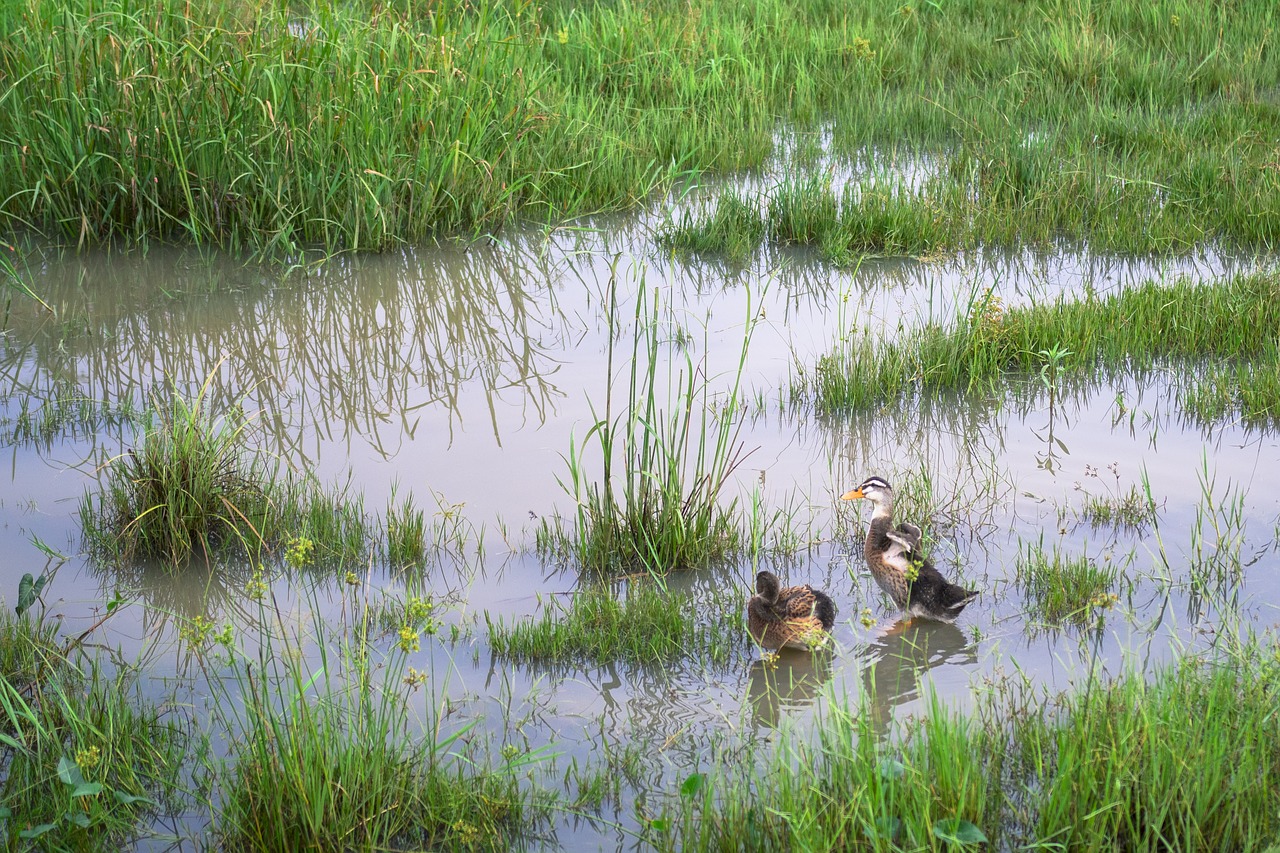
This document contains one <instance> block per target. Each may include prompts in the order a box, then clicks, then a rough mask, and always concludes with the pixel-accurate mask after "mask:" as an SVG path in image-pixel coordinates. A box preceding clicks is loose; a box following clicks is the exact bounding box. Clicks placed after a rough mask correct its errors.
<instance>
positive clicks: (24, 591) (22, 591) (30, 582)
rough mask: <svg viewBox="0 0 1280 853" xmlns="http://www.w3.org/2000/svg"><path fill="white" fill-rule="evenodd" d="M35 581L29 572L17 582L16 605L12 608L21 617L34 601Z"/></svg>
mask: <svg viewBox="0 0 1280 853" xmlns="http://www.w3.org/2000/svg"><path fill="white" fill-rule="evenodd" d="M35 590H36V581H35V578H34V577H32V575H31V572H27V573H26V574H24V575H23V576H22V580H20V581H18V603H17V604H15V605H14V606H13V609H14V612H16V613H17V614H18V615H19V616H21V615H22V614H23V613H24V612H26V610H27V608H29V607H30V606H31V605H32V604H34V603H35V600H36V591H35Z"/></svg>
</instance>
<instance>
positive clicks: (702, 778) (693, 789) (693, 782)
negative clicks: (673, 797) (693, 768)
mask: <svg viewBox="0 0 1280 853" xmlns="http://www.w3.org/2000/svg"><path fill="white" fill-rule="evenodd" d="M706 784H707V774H706V773H690V774H689V777H688V778H687V779H685V780H684V783H683V784H681V785H680V796H682V797H684V798H685V799H686V800H687V799H689V798H690V797H696V796H697V795H698V792H699V791H701V790H702V788H703V786H705V785H706Z"/></svg>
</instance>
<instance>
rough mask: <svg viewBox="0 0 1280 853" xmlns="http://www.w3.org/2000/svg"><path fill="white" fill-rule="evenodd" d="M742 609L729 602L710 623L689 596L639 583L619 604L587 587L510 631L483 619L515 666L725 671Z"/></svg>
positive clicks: (603, 589) (601, 589) (498, 649)
mask: <svg viewBox="0 0 1280 853" xmlns="http://www.w3.org/2000/svg"><path fill="white" fill-rule="evenodd" d="M741 603H742V602H741V601H738V600H734V601H733V602H732V603H731V604H729V605H728V610H727V611H725V612H722V613H721V614H720V615H719V616H714V617H713V618H711V619H710V621H708V620H706V618H705V614H701V613H699V612H698V606H697V604H696V602H695V600H694V598H693V597H692V596H691V595H689V594H688V593H679V592H674V591H671V590H666V591H663V590H662V589H661V588H659V587H658V586H657V585H656V584H654V583H651V582H647V581H640V582H636V583H632V584H631V585H630V586H628V587H627V592H626V596H625V597H624V598H622V599H621V600H620V599H618V598H615V597H614V595H613V593H612V592H611V591H610V589H609V588H608V587H607V586H590V587H586V588H584V589H581V590H579V591H577V592H575V593H574V594H573V598H572V599H571V600H570V602H569V605H568V606H567V607H565V606H562V605H560V604H559V603H557V602H556V600H555V599H551V600H550V602H549V604H548V605H545V606H544V607H543V611H542V615H541V617H540V618H538V619H534V620H522V621H517V622H514V623H513V624H511V625H507V624H506V623H505V622H503V621H502V620H498V621H497V622H493V621H491V620H489V617H488V615H487V614H486V616H485V619H486V621H487V622H488V625H489V643H490V646H491V647H492V648H493V650H494V652H495V653H496V654H498V655H499V656H501V657H506V658H509V659H512V660H517V661H530V662H537V663H543V664H554V663H581V662H583V661H595V662H597V663H609V662H612V661H614V660H618V659H623V660H629V661H634V662H637V663H646V662H654V661H672V660H678V659H680V658H685V657H690V656H696V657H698V658H699V659H702V660H708V661H711V662H712V663H717V664H723V663H724V662H726V661H727V660H728V658H729V654H730V651H731V650H732V649H733V648H734V647H735V645H741V644H742V638H743V637H744V636H745V633H744V632H743V629H742V625H741V621H742V620H741V616H740V613H739V611H740V610H741Z"/></svg>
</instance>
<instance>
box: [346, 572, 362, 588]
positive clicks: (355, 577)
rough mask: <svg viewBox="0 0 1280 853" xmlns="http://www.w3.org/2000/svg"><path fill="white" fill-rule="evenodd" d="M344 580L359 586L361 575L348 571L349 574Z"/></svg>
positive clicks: (349, 584) (348, 584)
mask: <svg viewBox="0 0 1280 853" xmlns="http://www.w3.org/2000/svg"><path fill="white" fill-rule="evenodd" d="M344 580H346V582H347V586H359V585H360V578H359V576H358V575H357V574H356V573H355V572H347V576H346V578H344Z"/></svg>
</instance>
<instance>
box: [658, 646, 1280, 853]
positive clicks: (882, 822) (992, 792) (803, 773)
mask: <svg viewBox="0 0 1280 853" xmlns="http://www.w3.org/2000/svg"><path fill="white" fill-rule="evenodd" d="M1277 675H1280V658H1278V657H1277V653H1276V648H1275V647H1274V646H1269V645H1257V646H1254V647H1250V648H1248V649H1245V650H1243V651H1242V652H1241V653H1239V654H1237V655H1235V656H1232V657H1231V658H1229V659H1227V660H1219V661H1215V662H1199V663H1197V662H1195V661H1187V662H1185V663H1183V664H1179V665H1175V666H1174V667H1172V668H1170V669H1168V670H1165V671H1163V672H1161V673H1159V674H1158V675H1156V677H1155V678H1154V680H1153V681H1151V682H1150V683H1149V682H1148V681H1146V680H1144V679H1143V678H1142V677H1141V676H1137V675H1134V676H1129V677H1125V678H1122V679H1120V680H1118V681H1116V682H1114V683H1110V684H1102V683H1096V682H1095V683H1092V684H1091V685H1090V686H1089V687H1088V688H1087V689H1085V690H1084V691H1083V692H1081V693H1079V694H1076V695H1073V696H1070V697H1067V698H1064V699H1061V700H1060V701H1058V702H1056V703H1052V702H1051V703H1047V704H1046V703H1044V702H1043V701H1042V700H1041V699H1040V698H1039V697H1035V696H1026V695H1022V694H1020V692H1019V690H1018V689H1017V688H998V689H1001V690H1002V691H1004V692H1000V693H998V694H996V695H995V696H994V697H992V698H991V699H989V700H988V702H987V703H985V706H984V708H983V709H982V710H981V712H980V713H979V714H978V715H976V716H964V715H962V714H960V713H958V712H955V711H952V710H949V709H947V708H945V707H944V706H942V705H941V704H939V703H938V702H936V701H935V702H933V703H932V704H931V705H930V707H929V709H928V713H927V715H925V716H924V718H923V719H922V720H920V721H919V722H917V723H916V724H914V725H912V726H911V727H910V730H909V731H904V732H900V734H901V735H902V736H901V737H899V738H894V739H892V740H888V741H881V740H879V739H878V738H877V737H876V734H875V731H874V728H873V723H872V722H871V715H870V714H866V713H862V714H860V713H857V712H856V709H850V708H847V707H838V706H837V707H833V709H832V710H831V711H830V712H829V715H828V716H827V717H826V718H825V719H823V720H821V721H820V722H819V724H818V729H817V733H816V737H815V738H814V740H813V742H812V743H811V744H803V743H802V744H798V745H797V746H796V747H795V749H794V750H793V751H788V750H779V752H778V753H777V755H776V757H775V758H774V759H772V763H771V764H770V765H769V766H768V767H767V769H766V771H765V772H763V773H760V774H759V775H754V776H752V777H750V778H748V777H746V776H744V775H743V774H741V773H740V772H738V771H737V770H735V769H734V768H721V769H720V771H719V773H718V774H717V773H714V772H713V773H709V774H708V775H707V777H706V783H705V784H702V785H700V786H693V785H689V786H687V787H689V788H692V789H694V791H695V793H694V794H693V795H691V796H686V797H682V799H683V801H684V802H683V804H682V805H681V806H680V807H679V809H678V817H677V818H676V819H673V820H671V821H669V822H668V821H660V822H658V826H657V827H656V828H655V829H654V834H653V836H652V838H651V840H652V841H654V843H655V844H656V845H657V846H659V847H660V848H662V849H672V850H674V849H686V850H687V849H699V850H738V849H822V850H826V849H843V850H882V849H902V850H942V849H951V845H952V844H953V843H956V842H967V843H978V842H983V841H986V842H989V844H990V846H991V847H992V848H993V849H1004V848H1014V847H1019V846H1023V845H1036V846H1041V845H1044V846H1049V845H1052V846H1053V847H1055V848H1062V849H1071V850H1085V851H1104V850H1115V849H1116V848H1117V846H1119V847H1123V848H1124V849H1130V850H1157V849H1177V850H1190V849H1206V850H1207V849H1212V850H1250V849H1262V848H1263V847H1265V846H1266V845H1267V844H1268V843H1270V842H1271V841H1273V840H1274V838H1275V836H1276V832H1277V831H1280V818H1277V815H1278V814H1280V810H1278V808H1277V807H1278V806H1280V795H1277V793H1276V791H1277V788H1276V783H1277V782H1280V729H1277V727H1276V726H1275V724H1274V708H1275V703H1276V700H1277V698H1280V697H1278V696H1277V685H1278V684H1280V681H1277V678H1276V677H1277Z"/></svg>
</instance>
